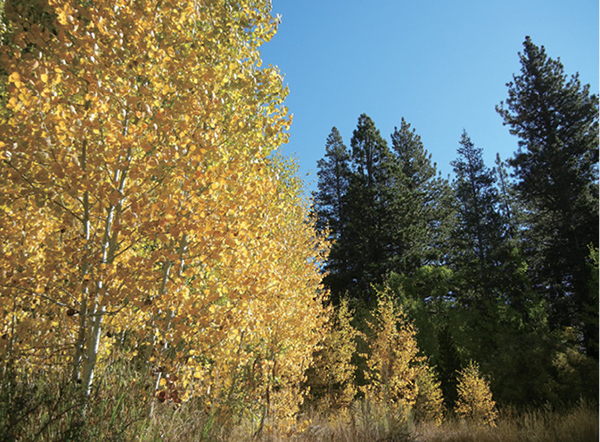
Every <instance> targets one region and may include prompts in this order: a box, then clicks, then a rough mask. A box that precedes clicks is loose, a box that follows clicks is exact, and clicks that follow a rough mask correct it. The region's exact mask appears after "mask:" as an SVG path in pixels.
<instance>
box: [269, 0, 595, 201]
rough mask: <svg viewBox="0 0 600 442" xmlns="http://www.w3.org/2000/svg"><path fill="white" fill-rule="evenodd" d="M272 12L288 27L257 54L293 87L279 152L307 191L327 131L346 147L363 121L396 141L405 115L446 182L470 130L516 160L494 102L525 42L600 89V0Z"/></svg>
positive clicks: (345, 2)
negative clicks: (335, 132) (292, 161)
mask: <svg viewBox="0 0 600 442" xmlns="http://www.w3.org/2000/svg"><path fill="white" fill-rule="evenodd" d="M273 14H274V15H276V14H279V15H281V24H280V26H279V30H278V32H277V34H276V35H275V37H274V38H273V39H272V40H271V41H270V42H268V43H267V44H265V45H264V46H262V48H261V54H262V58H263V60H264V62H265V64H273V65H277V66H278V67H279V69H280V71H281V73H282V74H284V75H285V78H284V84H286V85H288V86H289V89H290V94H289V96H288V98H287V100H286V105H287V106H288V108H289V109H290V112H291V113H292V114H294V121H293V124H292V127H291V130H290V142H289V143H288V144H287V145H286V146H284V148H283V153H284V154H285V155H287V156H293V157H295V158H296V160H297V162H298V164H299V167H300V170H299V174H300V175H301V176H302V177H303V179H304V181H305V183H306V188H307V190H309V191H310V190H312V189H314V188H315V183H316V172H317V161H318V160H319V159H320V158H322V157H323V155H324V153H325V140H326V138H327V136H328V135H329V133H330V131H331V128H332V127H333V126H336V127H337V128H338V129H339V130H340V132H341V134H342V136H343V138H344V142H345V143H346V145H347V146H348V147H349V146H350V139H351V137H352V131H353V130H354V129H355V128H356V123H357V120H358V117H359V115H360V114H361V113H366V114H367V115H369V116H370V117H371V118H372V119H373V121H374V122H375V124H376V126H377V128H378V129H379V130H380V131H381V134H382V135H383V136H384V138H386V139H387V140H388V142H389V138H390V134H391V133H392V132H393V130H394V127H395V126H400V121H401V118H402V117H404V118H405V119H406V120H407V122H408V123H410V124H411V125H412V127H413V128H414V129H415V130H416V132H417V133H418V134H419V135H420V136H421V138H422V140H423V143H424V145H425V148H426V149H427V150H428V151H429V153H431V154H432V159H433V161H434V162H436V163H437V165H438V169H439V170H441V171H442V173H443V174H444V175H445V176H446V175H448V174H450V173H451V171H452V167H451V166H450V162H451V161H452V160H453V159H455V157H456V149H457V147H458V140H459V138H460V136H461V133H462V131H463V129H466V131H467V132H468V134H469V135H470V137H471V139H472V141H473V142H474V143H475V145H476V146H478V147H481V148H483V151H484V159H485V160H486V163H487V164H488V165H489V166H493V162H494V159H495V157H496V153H500V155H501V156H502V158H507V157H510V156H512V154H513V152H515V151H516V149H517V139H516V137H514V136H512V135H510V134H509V133H508V128H507V127H505V126H503V125H502V119H501V118H500V116H499V115H498V114H497V113H496V111H495V106H496V105H497V104H499V103H500V101H502V100H505V99H506V97H507V96H508V93H507V87H506V83H507V82H508V81H510V80H511V79H512V75H513V74H514V73H518V72H519V70H520V62H519V58H518V53H519V52H522V49H523V41H524V39H525V36H526V35H529V36H531V38H532V40H533V42H534V43H535V44H537V45H538V46H542V45H543V46H545V48H546V51H547V53H548V55H549V56H550V57H552V58H558V57H560V59H561V61H562V62H563V65H564V67H565V73H567V74H568V75H569V76H570V75H571V74H574V73H575V72H579V74H580V78H581V80H582V82H583V83H584V84H587V83H589V84H590V85H591V90H592V92H593V93H595V94H597V93H598V83H599V74H598V66H599V55H598V54H599V32H598V23H599V11H598V1H597V0H571V1H564V0H560V1H559V0H545V1H534V0H504V1H481V0H479V1H470V0H469V1H466V0H465V1H461V0H455V1H452V2H450V1H441V0H437V1H436V0H430V1H410V2H408V1H400V0H370V1H365V0H273Z"/></svg>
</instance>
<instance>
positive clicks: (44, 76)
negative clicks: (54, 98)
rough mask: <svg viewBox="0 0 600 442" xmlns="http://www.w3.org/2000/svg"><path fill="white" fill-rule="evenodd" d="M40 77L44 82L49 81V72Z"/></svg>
mask: <svg viewBox="0 0 600 442" xmlns="http://www.w3.org/2000/svg"><path fill="white" fill-rule="evenodd" d="M40 79H41V80H42V81H43V82H44V83H48V74H42V75H41V76H40Z"/></svg>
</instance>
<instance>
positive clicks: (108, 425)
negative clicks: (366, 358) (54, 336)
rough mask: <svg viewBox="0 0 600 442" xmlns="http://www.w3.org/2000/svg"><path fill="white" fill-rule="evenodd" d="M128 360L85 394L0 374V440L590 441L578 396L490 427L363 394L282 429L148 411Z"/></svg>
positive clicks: (61, 383) (593, 421) (594, 437)
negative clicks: (401, 409) (402, 409)
mask: <svg viewBox="0 0 600 442" xmlns="http://www.w3.org/2000/svg"><path fill="white" fill-rule="evenodd" d="M143 379H146V380H147V379H148V377H147V376H144V375H143V373H140V372H138V371H136V370H135V369H134V368H133V367H132V366H131V364H128V363H115V364H113V365H112V366H110V367H109V368H108V369H107V370H106V371H105V372H104V373H103V374H102V375H101V376H100V377H99V378H98V379H96V381H95V384H94V385H95V387H94V390H93V391H92V394H91V396H90V398H89V400H87V401H86V400H84V398H83V397H81V393H80V389H79V388H78V386H77V385H73V384H72V383H71V382H70V381H69V380H68V377H66V376H62V377H60V376H55V377H53V378H50V377H48V376H47V375H46V376H43V377H42V376H41V375H40V377H39V378H38V380H37V381H27V382H25V381H22V380H21V381H17V378H16V377H14V378H11V377H10V376H9V375H5V376H4V377H3V378H2V379H0V387H1V388H0V442H13V441H19V442H29V441H41V442H49V441H53V442H54V441H74V442H78V441H82V442H84V441H85V442H91V441H114V442H118V441H123V442H128V441H140V442H159V441H160V442H196V441H197V442H201V441H202V442H203V441H223V442H244V441H248V442H249V441H265V442H283V441H297V442H321V441H322V442H367V441H368V442H384V441H385V442H589V441H592V442H595V441H598V436H599V435H598V406H597V405H594V404H589V403H584V402H582V403H579V404H578V405H576V406H574V407H571V408H564V409H552V408H550V407H545V408H538V409H531V410H528V411H519V412H518V411H515V410H511V409H504V410H501V411H500V416H499V418H498V420H497V426H496V427H493V428H492V427H485V426H478V425H474V424H472V423H469V422H467V421H462V420H458V419H453V418H449V419H447V420H446V421H445V422H444V423H443V424H442V425H441V426H436V425H435V424H434V423H428V422H415V421H414V420H413V419H412V417H411V415H410V414H407V413H400V414H398V413H396V414H393V413H391V412H390V410H388V409H386V408H385V407H382V406H381V405H375V404H372V403H369V402H366V401H364V400H358V401H355V402H354V404H353V405H352V406H351V407H350V408H349V409H348V410H347V411H346V412H337V413H336V414H334V415H330V416H327V415H324V414H322V413H317V412H315V411H313V410H305V411H304V412H303V414H302V415H300V416H299V417H298V425H297V428H295V430H294V431H293V432H291V433H290V434H274V433H268V432H263V433H258V431H257V430H258V429H259V428H260V425H259V422H257V421H256V420H252V419H251V418H247V417H246V418H241V417H236V416H227V419H225V421H227V422H228V423H229V424H228V425H227V426H224V425H223V424H222V423H221V422H223V420H222V419H220V418H219V416H211V415H210V414H209V413H208V412H207V411H206V410H203V409H202V407H201V406H200V404H199V403H197V402H194V401H189V402H187V403H184V404H181V406H175V405H174V404H172V403H157V404H156V406H155V408H154V413H153V415H152V416H150V408H151V407H150V405H151V400H152V393H153V384H152V382H145V381H143Z"/></svg>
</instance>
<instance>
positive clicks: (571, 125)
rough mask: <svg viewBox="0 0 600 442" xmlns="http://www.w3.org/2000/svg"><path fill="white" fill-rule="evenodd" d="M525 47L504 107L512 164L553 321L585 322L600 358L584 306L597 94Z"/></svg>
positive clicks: (594, 233)
mask: <svg viewBox="0 0 600 442" xmlns="http://www.w3.org/2000/svg"><path fill="white" fill-rule="evenodd" d="M524 48H525V49H524V52H523V54H519V56H520V60H521V72H520V74H519V75H514V76H513V81H512V82H510V83H508V84H507V86H508V99H507V100H506V103H501V104H500V106H498V107H497V111H498V112H499V113H500V115H501V116H502V117H503V119H504V124H505V125H508V126H509V127H510V132H511V133H512V134H514V135H517V136H518V137H519V150H518V152H517V153H516V154H515V156H514V158H513V159H511V160H510V165H511V166H512V167H513V168H514V174H515V177H516V178H517V180H518V182H517V188H518V191H519V193H520V196H521V199H522V200H523V202H524V203H525V204H526V205H527V208H528V211H529V213H530V216H529V224H530V230H529V241H530V244H532V245H533V246H534V247H535V249H534V250H533V251H532V252H533V255H534V257H535V258H536V259H535V260H534V261H533V262H532V264H533V265H532V267H533V270H534V276H535V280H536V283H537V285H538V287H539V289H540V290H541V291H542V292H544V293H545V295H546V296H547V297H548V299H549V301H550V307H551V309H552V311H551V313H552V314H551V320H552V323H553V325H554V326H557V327H567V326H575V327H577V328H578V329H580V330H581V331H582V332H583V334H584V340H585V341H586V342H595V343H596V345H588V348H587V351H588V353H589V354H590V355H593V356H594V357H596V358H597V357H598V354H597V350H594V348H597V342H598V328H597V327H596V326H594V325H592V324H589V323H585V321H584V320H583V318H582V315H581V312H582V311H585V309H586V307H589V306H590V305H591V303H592V302H593V300H592V299H590V296H589V289H588V280H589V274H588V270H587V267H586V258H587V256H588V245H592V246H594V247H597V246H598V221H599V219H598V97H597V96H596V95H593V94H591V93H590V86H589V85H585V86H582V84H581V82H580V80H579V77H578V75H577V74H575V75H573V76H572V77H571V78H570V79H567V77H566V75H565V74H564V68H563V65H562V63H561V62H560V59H557V60H553V59H552V58H549V57H548V56H547V54H546V51H545V49H544V47H543V46H542V47H541V48H540V47H538V46H536V45H535V44H534V43H533V42H532V41H531V39H530V38H529V37H527V38H526V40H525V42H524ZM593 308H594V309H595V311H596V312H598V306H597V304H595V305H594V307H593Z"/></svg>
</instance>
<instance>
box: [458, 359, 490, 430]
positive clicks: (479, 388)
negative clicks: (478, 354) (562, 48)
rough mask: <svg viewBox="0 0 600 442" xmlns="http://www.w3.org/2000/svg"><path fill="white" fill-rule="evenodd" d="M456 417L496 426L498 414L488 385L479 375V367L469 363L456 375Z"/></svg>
mask: <svg viewBox="0 0 600 442" xmlns="http://www.w3.org/2000/svg"><path fill="white" fill-rule="evenodd" d="M457 393H458V398H457V401H456V409H455V412H456V414H457V416H459V417H460V418H463V419H467V420H469V421H472V422H474V423H476V424H481V425H488V426H491V427H494V426H496V419H497V418H498V412H497V410H496V402H495V401H494V400H493V399H492V392H491V390H490V386H489V383H488V382H487V381H486V380H485V379H484V378H483V377H482V376H481V375H480V374H479V366H478V365H477V364H476V363H475V362H473V361H471V362H470V363H469V365H468V366H467V367H466V368H464V369H463V370H461V371H460V372H459V373H458V386H457Z"/></svg>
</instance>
